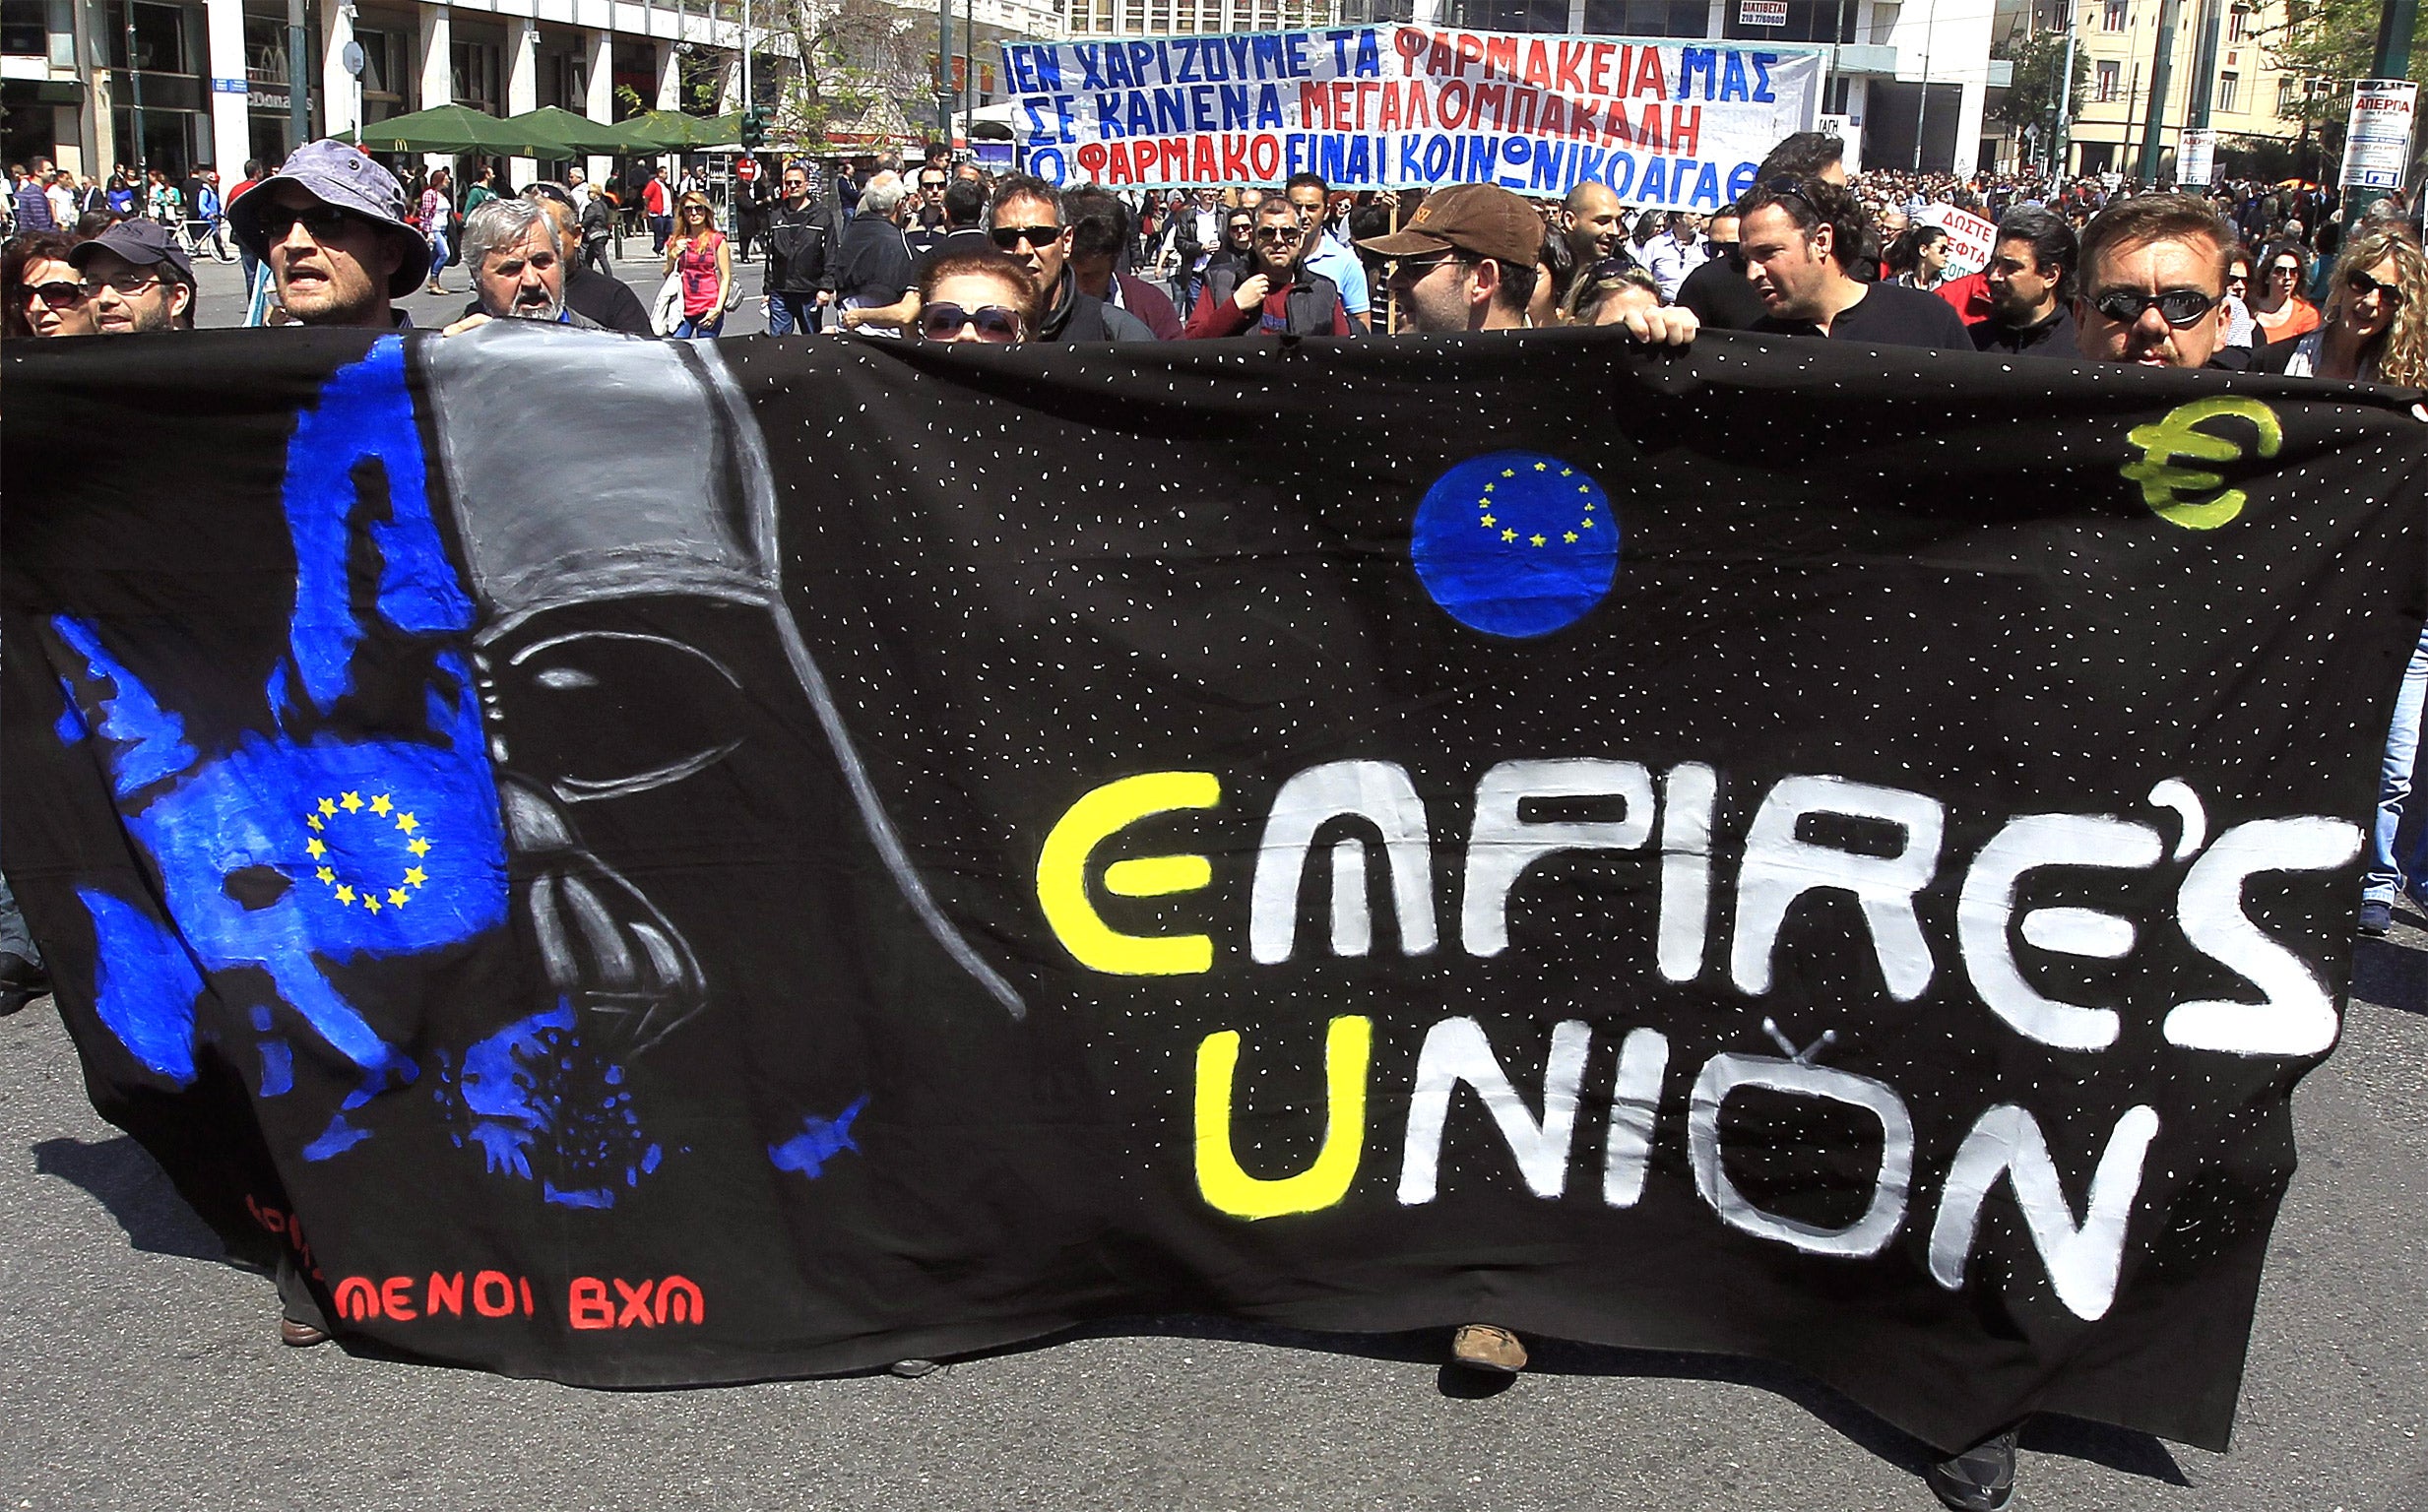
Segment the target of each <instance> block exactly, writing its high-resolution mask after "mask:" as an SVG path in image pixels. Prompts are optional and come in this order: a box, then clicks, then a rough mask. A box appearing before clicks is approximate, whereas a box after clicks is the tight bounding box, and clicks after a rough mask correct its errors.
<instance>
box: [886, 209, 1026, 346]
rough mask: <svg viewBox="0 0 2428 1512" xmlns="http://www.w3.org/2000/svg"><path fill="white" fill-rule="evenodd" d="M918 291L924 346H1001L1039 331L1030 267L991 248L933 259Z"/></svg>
mask: <svg viewBox="0 0 2428 1512" xmlns="http://www.w3.org/2000/svg"><path fill="white" fill-rule="evenodd" d="M954 187H956V188H958V187H959V185H957V184H956V185H955V186H954ZM914 292H916V293H917V294H918V296H919V334H920V336H921V338H922V339H923V340H926V341H930V342H983V343H987V344H990V345H1002V344H1008V343H1013V342H1025V341H1027V340H1028V339H1029V336H1030V334H1031V333H1032V332H1034V331H1035V330H1036V329H1037V325H1038V315H1039V308H1038V295H1037V285H1036V284H1035V283H1033V282H1032V281H1031V280H1030V278H1029V272H1028V270H1027V269H1026V268H1024V267H1022V266H1021V265H1020V264H1019V263H1017V262H1014V261H1013V260H1012V259H1010V258H1008V257H1005V256H1004V255H1003V254H1002V253H1000V252H997V251H995V250H994V249H993V248H992V247H986V248H982V249H977V250H955V251H950V252H942V253H939V254H938V255H937V256H935V257H932V258H929V259H928V260H927V262H926V267H925V268H924V269H923V270H922V272H921V274H920V280H919V286H918V287H917V289H915V290H914Z"/></svg>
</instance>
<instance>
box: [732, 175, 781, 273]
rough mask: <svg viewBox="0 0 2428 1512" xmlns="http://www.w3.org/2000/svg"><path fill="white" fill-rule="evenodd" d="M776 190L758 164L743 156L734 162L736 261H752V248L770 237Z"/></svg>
mask: <svg viewBox="0 0 2428 1512" xmlns="http://www.w3.org/2000/svg"><path fill="white" fill-rule="evenodd" d="M775 198H776V193H775V189H774V187H773V186H772V184H771V183H770V182H769V179H768V175H767V174H765V173H763V172H761V171H760V170H759V160H758V159H757V158H753V157H751V156H750V155H749V154H747V153H744V154H743V155H742V156H741V157H739V158H735V159H734V261H735V262H736V263H746V262H748V261H750V244H751V243H752V242H754V241H762V240H764V239H765V238H766V236H767V220H768V212H769V210H770V208H771V207H772V206H773V205H774V203H775Z"/></svg>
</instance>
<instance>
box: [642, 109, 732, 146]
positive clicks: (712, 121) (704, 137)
mask: <svg viewBox="0 0 2428 1512" xmlns="http://www.w3.org/2000/svg"><path fill="white" fill-rule="evenodd" d="M615 129H616V131H617V132H619V133H621V134H622V135H623V137H624V138H625V140H626V141H628V142H630V143H631V144H632V146H633V147H634V148H638V149H640V150H641V151H644V152H647V151H657V152H680V151H685V150H688V149H691V148H701V147H729V146H732V145H734V144H735V143H737V142H739V141H741V112H740V111H738V110H735V111H732V112H729V113H728V114H725V115H716V116H702V115H685V114H684V113H683V112H681V111H680V110H651V111H648V112H646V113H644V114H641V115H636V116H634V117H632V119H630V120H628V121H618V122H616V123H615Z"/></svg>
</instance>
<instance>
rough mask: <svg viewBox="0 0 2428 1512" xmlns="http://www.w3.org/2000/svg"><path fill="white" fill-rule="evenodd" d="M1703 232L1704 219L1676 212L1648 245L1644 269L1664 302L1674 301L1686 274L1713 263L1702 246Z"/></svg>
mask: <svg viewBox="0 0 2428 1512" xmlns="http://www.w3.org/2000/svg"><path fill="white" fill-rule="evenodd" d="M1702 229H1703V218H1702V217H1700V216H1697V215H1693V214H1691V213H1689V212H1687V211H1683V210H1681V211H1673V212H1671V213H1670V214H1669V215H1668V216H1667V217H1666V218H1664V224H1663V226H1662V230H1661V234H1660V235H1658V236H1655V237H1653V238H1652V240H1651V241H1650V242H1648V243H1646V244H1645V246H1644V256H1643V266H1644V269H1645V271H1646V272H1648V273H1650V274H1651V275H1652V282H1653V284H1654V286H1655V287H1656V288H1658V289H1659V290H1660V294H1661V302H1662V303H1664V304H1668V303H1671V302H1673V301H1675V300H1676V299H1677V297H1678V289H1679V287H1680V286H1681V285H1682V284H1685V283H1686V281H1687V275H1688V274H1691V273H1693V271H1694V270H1695V269H1697V268H1700V267H1701V266H1702V265H1703V264H1704V263H1705V262H1707V261H1709V260H1710V257H1711V253H1710V251H1709V250H1708V249H1706V248H1705V247H1704V246H1703V245H1702V244H1701V235H1702Z"/></svg>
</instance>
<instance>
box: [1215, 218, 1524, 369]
mask: <svg viewBox="0 0 2428 1512" xmlns="http://www.w3.org/2000/svg"><path fill="white" fill-rule="evenodd" d="M1261 228H1262V226H1261V222H1259V230H1261ZM1358 245H1359V246H1360V247H1361V248H1363V249H1364V250H1366V251H1369V252H1373V253H1375V254H1376V255H1378V256H1382V257H1387V258H1392V259H1394V260H1395V262H1394V266H1393V267H1392V269H1391V295H1392V297H1393V298H1394V299H1395V300H1397V301H1398V304H1399V309H1400V320H1401V322H1402V324H1404V325H1405V326H1406V327H1407V328H1408V329H1409V330H1411V331H1416V332H1441V331H1505V330H1512V329H1515V328H1518V327H1521V326H1523V325H1525V324H1526V301H1527V300H1528V299H1529V298H1530V297H1532V295H1533V293H1534V284H1535V278H1536V272H1537V260H1538V259H1539V258H1540V257H1541V255H1542V250H1543V222H1542V221H1541V219H1540V218H1538V217H1537V216H1536V215H1535V213H1534V211H1533V210H1532V209H1530V208H1529V207H1528V206H1527V204H1526V202H1525V201H1524V200H1521V199H1519V198H1518V197H1517V196H1516V195H1514V194H1511V193H1510V192H1509V191H1508V190H1506V189H1503V188H1501V187H1500V186H1499V185H1497V184H1452V185H1451V186H1449V187H1448V188H1446V189H1437V190H1435V191H1433V192H1432V193H1431V194H1428V195H1427V196H1426V197H1425V203H1424V204H1422V205H1419V206H1418V207H1417V208H1416V212H1415V213H1414V214H1413V215H1411V216H1410V217H1409V218H1408V223H1407V224H1406V225H1404V226H1402V227H1401V228H1400V229H1399V230H1397V231H1395V232H1393V233H1392V234H1390V235H1388V236H1377V237H1374V238H1371V239H1369V240H1366V241H1362V242H1360V243H1358Z"/></svg>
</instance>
